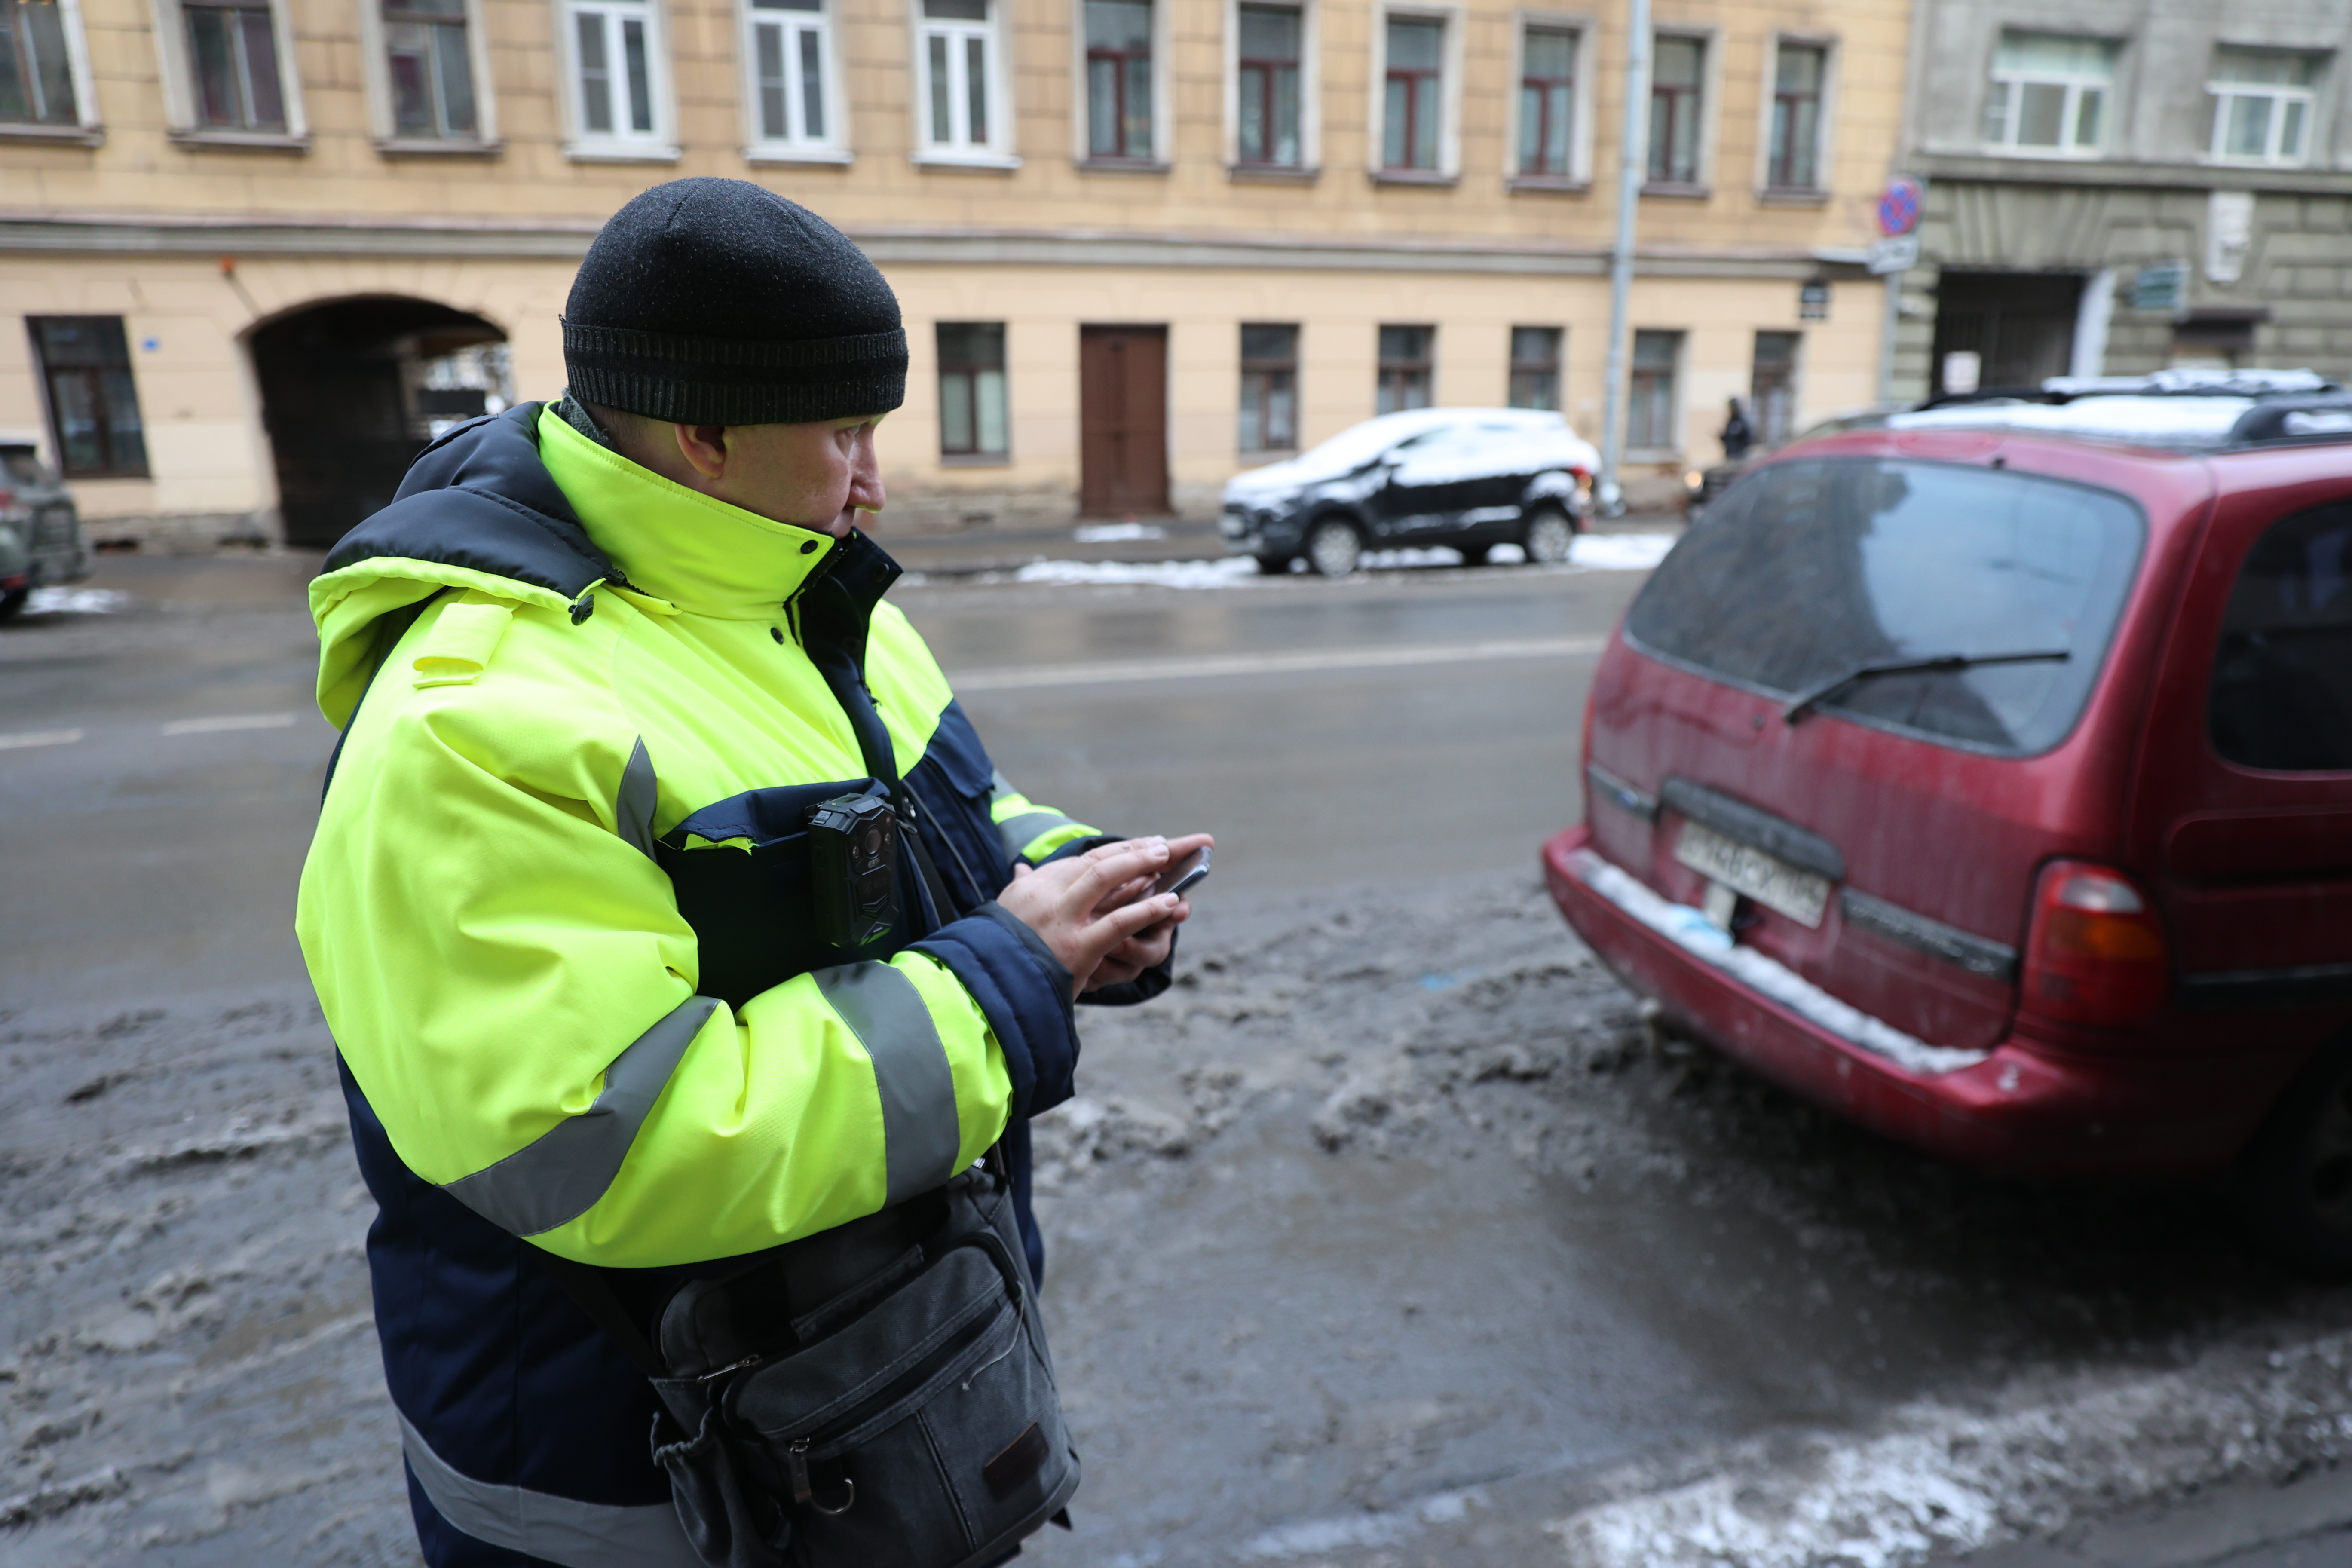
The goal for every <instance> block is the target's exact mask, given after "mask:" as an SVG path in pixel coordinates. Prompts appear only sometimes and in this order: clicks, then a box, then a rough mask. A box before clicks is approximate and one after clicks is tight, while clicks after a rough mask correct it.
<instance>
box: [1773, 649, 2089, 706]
mask: <svg viewBox="0 0 2352 1568" xmlns="http://www.w3.org/2000/svg"><path fill="white" fill-rule="evenodd" d="M2070 658H2074V655H2073V654H2072V653H2071V652H2069V651H2068V650H2067V649H2065V648H2063V647H2045V648H2036V649H2034V650H2033V651H2032V652H2031V653H1939V654H1934V655H1931V656H1930V657H1928V658H1891V659H1887V660H1885V662H1883V663H1879V664H1857V665H1855V666H1854V667H1853V668H1852V669H1849V670H1847V671H1846V672H1845V673H1844V674H1843V675H1841V676H1838V677H1836V678H1835V679H1830V680H1824V681H1822V683H1821V684H1820V685H1819V686H1815V687H1812V688H1811V689H1807V690H1804V691H1801V692H1799V693H1798V694H1797V695H1796V696H1795V697H1794V698H1793V699H1791V700H1790V703H1789V705H1788V706H1787V707H1786V708H1783V709H1781V710H1780V719H1781V721H1782V722H1784V723H1789V724H1794V723H1796V722H1797V721H1799V720H1801V719H1802V718H1804V716H1805V715H1806V714H1808V713H1810V712H1811V711H1812V710H1814V709H1816V708H1818V707H1820V706H1821V705H1822V703H1823V702H1826V701H1828V700H1830V699H1831V698H1832V697H1834V696H1836V695H1837V694H1838V693H1839V692H1841V691H1843V690H1844V689H1846V688H1847V687H1849V686H1852V685H1854V684H1855V683H1856V682H1858V681H1864V680H1872V679H1876V678H1877V677H1879V676H1882V675H1923V674H1927V673H1928V672H1930V671H1933V670H1940V669H1974V668H1978V667H1979V666H1980V665H1987V664H2063V663H2064V662H2065V661H2066V660H2067V659H2070Z"/></svg>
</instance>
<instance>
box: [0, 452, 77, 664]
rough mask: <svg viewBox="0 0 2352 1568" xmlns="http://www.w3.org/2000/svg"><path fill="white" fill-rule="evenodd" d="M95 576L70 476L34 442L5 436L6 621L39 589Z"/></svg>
mask: <svg viewBox="0 0 2352 1568" xmlns="http://www.w3.org/2000/svg"><path fill="white" fill-rule="evenodd" d="M87 576H89V545H87V544H85V543H83V542H82V537H81V519H80V517H79V515H78V514H77V513H76V512H75V510H74V502H73V497H72V495H71V494H70V493H68V491H67V489H66V487H65V481H64V480H62V479H58V476H57V475H56V474H55V473H53V472H52V471H51V470H50V468H49V467H48V465H47V464H46V463H44V462H42V461H41V457H40V452H39V449H38V448H37V447H35V446H34V445H33V443H32V442H30V441H28V440H26V439H23V438H22V437H9V436H0V621H5V620H6V619H8V618H9V617H10V616H14V615H15V614H16V612H17V611H19V610H21V609H23V608H24V607H25V601H26V600H27V599H29V598H31V597H32V596H33V590H34V589H36V588H45V587H47V586H48V585H49V584H53V583H76V582H79V581H80V580H81V579H82V578H84V577H87Z"/></svg>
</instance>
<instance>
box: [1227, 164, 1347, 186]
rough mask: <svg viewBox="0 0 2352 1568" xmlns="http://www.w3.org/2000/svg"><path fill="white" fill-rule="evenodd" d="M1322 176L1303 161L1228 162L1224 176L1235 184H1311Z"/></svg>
mask: <svg viewBox="0 0 2352 1568" xmlns="http://www.w3.org/2000/svg"><path fill="white" fill-rule="evenodd" d="M1322 177H1323V171H1322V170H1321V169H1320V168H1309V167H1307V165H1306V164H1304V163H1228V164H1226V165H1225V178H1226V179H1228V180H1231V181H1232V182H1233V183H1234V184H1237V185H1311V184H1314V183H1315V182H1316V181H1318V180H1319V179H1321V178H1322Z"/></svg>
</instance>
